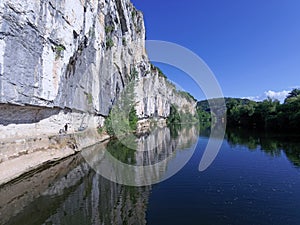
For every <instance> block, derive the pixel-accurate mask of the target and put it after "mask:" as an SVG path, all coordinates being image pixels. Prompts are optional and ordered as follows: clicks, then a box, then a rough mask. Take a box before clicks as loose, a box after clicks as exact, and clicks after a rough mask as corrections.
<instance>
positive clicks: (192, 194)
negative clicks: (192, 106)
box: [0, 128, 300, 225]
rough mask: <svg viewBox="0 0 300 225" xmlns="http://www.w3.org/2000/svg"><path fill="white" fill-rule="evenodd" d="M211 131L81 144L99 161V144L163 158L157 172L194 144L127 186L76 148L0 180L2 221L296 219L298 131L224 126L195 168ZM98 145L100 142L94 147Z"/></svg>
mask: <svg viewBox="0 0 300 225" xmlns="http://www.w3.org/2000/svg"><path fill="white" fill-rule="evenodd" d="M207 142H208V137H206V136H205V135H204V136H198V133H197V130H196V129H194V128H191V129H188V128H184V129H182V130H177V131H170V130H169V129H167V128H164V129H161V130H160V131H159V132H158V133H156V134H153V135H152V134H149V135H146V136H142V137H140V138H139V139H138V140H137V142H136V143H137V146H138V148H142V150H149V149H150V150H151V151H150V152H151V153H149V154H148V153H147V151H146V152H138V153H136V152H133V151H131V150H130V149H128V148H126V146H124V145H122V144H120V143H119V142H117V141H115V140H114V141H112V142H110V143H104V144H102V145H98V146H94V147H92V148H90V149H87V150H86V154H87V155H88V156H90V158H89V159H91V161H92V162H93V163H94V164H93V163H89V164H93V165H96V164H99V163H101V162H102V163H103V154H104V153H103V146H104V147H105V148H106V150H107V151H108V152H111V154H112V155H113V156H114V157H116V158H118V159H119V160H120V161H123V162H125V163H131V164H133V165H141V164H143V165H145V164H146V165H148V164H155V163H159V162H161V161H162V160H163V159H165V158H168V160H167V163H166V164H165V165H164V166H161V167H159V168H158V171H156V174H158V176H160V177H163V176H164V174H166V173H168V171H169V170H171V168H172V165H173V164H174V163H178V162H180V160H181V158H182V157H184V156H185V155H187V154H189V152H190V151H193V149H194V147H195V152H194V154H193V156H192V158H191V159H190V161H189V162H188V163H187V164H186V165H185V166H184V167H183V169H181V170H180V171H179V172H178V173H177V174H176V175H175V176H172V177H171V178H170V179H168V180H166V181H163V182H161V183H158V184H154V185H152V186H144V187H130V186H124V185H120V184H116V183H114V182H111V181H108V180H107V179H105V178H103V177H101V176H100V175H98V174H97V173H96V172H95V171H94V170H93V169H91V168H90V165H89V164H88V163H87V162H86V161H85V159H84V158H83V157H82V156H81V155H77V156H74V157H71V158H69V159H66V160H64V161H62V162H60V163H58V164H55V165H51V167H49V168H44V169H43V170H40V171H35V173H33V174H29V175H27V176H25V177H24V178H22V179H20V180H19V181H16V182H15V183H13V184H9V185H6V186H4V187H1V188H0V203H1V204H0V224H16V225H19V224H20V225H21V224H22V225H25V224H30V225H34V224H37V225H38V224H70V225H74V224H83V225H85V224H155V225H156V224H163V225H165V224H172V225H174V224H197V225H200V224H210V225H214V224H216V225H218V224H222V225H224V224H238V225H240V224H243V225H247V224H255V225H257V224H266V225H269V224H278V225H279V224H280V225H282V224H287V225H293V224H295V225H299V224H300V139H299V137H298V136H294V135H278V134H277V135H271V134H258V133H255V132H254V133H249V132H246V131H241V130H238V131H228V132H227V134H226V139H225V140H224V141H223V145H222V147H221V150H220V152H219V154H218V156H217V158H216V159H215V161H214V162H213V164H212V165H211V166H210V167H209V168H208V169H207V170H205V171H204V172H199V171H198V166H199V162H200V159H201V157H202V155H203V152H204V149H205V147H206V144H207ZM99 149H100V150H99Z"/></svg>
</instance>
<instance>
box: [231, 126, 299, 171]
mask: <svg viewBox="0 0 300 225" xmlns="http://www.w3.org/2000/svg"><path fill="white" fill-rule="evenodd" d="M226 138H227V140H228V142H229V144H231V146H232V147H235V146H239V145H240V146H246V147H247V148H248V149H250V150H253V151H254V150H257V149H260V150H261V151H263V152H265V153H266V154H268V155H270V156H272V157H277V156H280V155H281V154H282V153H284V154H285V155H286V157H287V158H288V159H289V161H290V162H291V163H293V165H294V166H295V167H300V147H299V146H300V139H299V136H297V135H293V134H279V133H274V134H272V133H259V132H255V131H252V132H251V131H248V130H243V129H236V130H234V129H229V130H227V135H226Z"/></svg>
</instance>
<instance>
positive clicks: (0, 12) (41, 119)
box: [0, 0, 195, 138]
mask: <svg viewBox="0 0 300 225" xmlns="http://www.w3.org/2000/svg"><path fill="white" fill-rule="evenodd" d="M144 40H145V28H144V22H143V15H142V13H141V12H139V11H137V10H136V9H135V8H134V6H133V5H132V3H131V2H130V1H129V0H110V1H107V0H98V1H96V0H72V1H66V0H34V1H32V0H18V1H11V0H3V1H1V2H0V133H1V134H0V138H16V137H22V136H24V135H25V136H26V135H27V136H30V135H37V134H39V135H42V134H50V133H57V132H58V130H59V129H60V128H62V126H63V125H64V124H65V123H68V124H69V130H71V131H72V132H73V131H77V130H78V129H80V128H86V127H90V128H93V127H97V126H98V125H100V124H102V123H103V120H104V118H105V116H107V115H108V113H109V111H110V109H111V107H112V105H113V104H114V102H115V101H116V98H117V97H118V95H119V93H120V92H122V90H123V89H124V88H125V87H126V85H127V84H128V83H129V82H130V81H131V80H132V79H137V80H139V82H138V84H137V85H136V88H135V92H136V102H137V103H138V104H136V108H137V113H138V116H139V117H140V118H145V117H146V118H148V117H151V116H158V117H167V116H168V114H169V109H170V104H173V103H175V104H177V105H178V106H179V108H181V109H185V110H189V111H192V112H193V110H194V105H195V102H194V101H193V100H191V99H186V98H184V97H181V96H180V95H178V93H177V92H176V91H175V89H174V86H172V85H170V83H169V82H167V81H166V80H165V78H163V77H161V76H159V73H158V71H157V70H156V69H153V68H152V67H151V64H150V63H149V61H148V58H147V54H146V52H145V41H144ZM24 130H26V132H24Z"/></svg>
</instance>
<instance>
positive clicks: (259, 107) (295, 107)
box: [197, 89, 300, 132]
mask: <svg viewBox="0 0 300 225" xmlns="http://www.w3.org/2000/svg"><path fill="white" fill-rule="evenodd" d="M225 103H226V107H227V126H228V127H241V128H249V129H258V130H272V131H293V132H295V131H296V132H297V131H299V128H300V89H294V90H292V91H291V92H290V93H289V94H288V96H287V97H286V99H285V100H284V102H283V103H280V102H279V101H278V100H273V99H271V98H268V99H265V100H264V101H261V102H256V101H252V100H249V99H240V98H225ZM197 112H198V116H199V120H200V122H202V123H203V122H205V121H211V120H212V117H211V115H210V108H209V104H208V101H207V100H204V101H200V102H198V104H197Z"/></svg>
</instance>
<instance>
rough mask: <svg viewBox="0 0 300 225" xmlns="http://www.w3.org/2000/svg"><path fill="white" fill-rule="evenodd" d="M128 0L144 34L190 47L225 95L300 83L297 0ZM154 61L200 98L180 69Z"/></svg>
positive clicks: (274, 91) (263, 92)
mask: <svg viewBox="0 0 300 225" xmlns="http://www.w3.org/2000/svg"><path fill="white" fill-rule="evenodd" d="M132 2H133V3H134V5H135V6H136V8H137V9H139V10H141V11H142V12H143V14H144V19H145V24H146V36H147V39H148V40H163V41H170V42H174V43H177V44H180V45H182V46H184V47H187V48H189V49H190V50H192V51H193V52H195V53H196V54H197V55H199V56H200V57H201V58H202V59H203V60H204V61H205V62H206V63H207V65H208V66H209V67H210V69H211V70H212V71H213V72H214V74H215V76H216V78H217V79H218V81H219V83H220V85H221V87H222V90H223V93H224V95H225V96H229V97H253V98H256V99H261V98H264V97H266V96H267V95H269V94H270V93H271V94H270V95H271V96H277V97H278V96H281V95H282V94H284V93H286V92H287V91H289V90H291V89H292V88H293V87H298V86H300V79H299V78H300V1H299V0H286V1H283V0H281V1H279V0H263V1H259V0H227V1H220V0H205V1H202V0H184V1H183V0H178V1H177V0H176V1H174V0H173V1H171V0H160V1H159V0H132ZM158 65H159V67H161V69H162V70H163V71H164V72H165V74H166V75H167V76H168V78H169V79H170V80H173V81H174V82H175V83H178V84H180V85H181V86H182V88H183V89H185V90H186V91H189V92H190V93H191V94H193V95H194V96H195V97H196V98H198V99H203V98H204V96H203V94H202V93H201V90H199V88H198V87H197V86H196V85H195V84H194V83H193V82H192V81H190V80H189V79H187V76H186V75H185V74H183V73H181V72H180V71H179V70H177V69H174V68H170V67H169V66H166V65H161V64H158ZM282 91H286V92H283V93H280V92H282ZM280 94H281V95H280Z"/></svg>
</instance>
